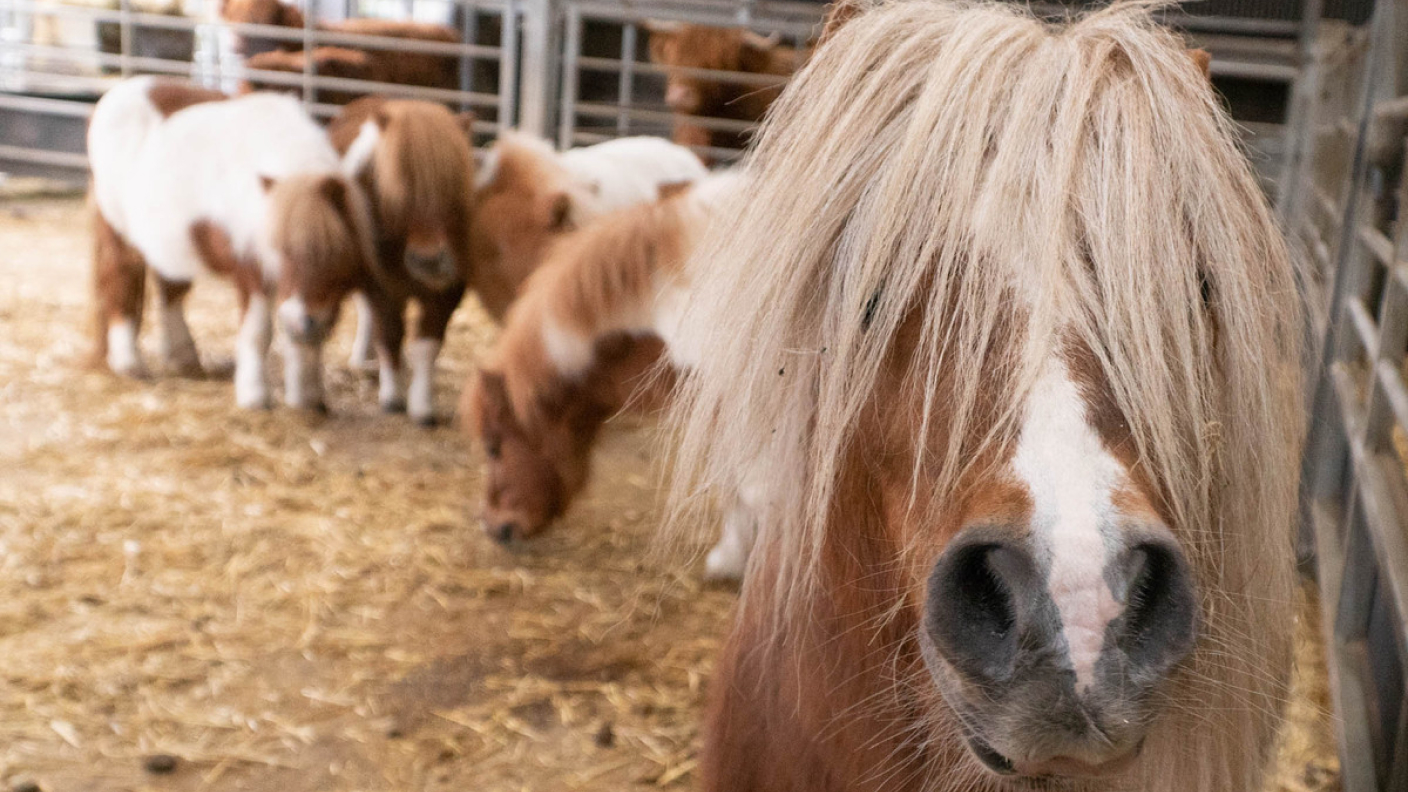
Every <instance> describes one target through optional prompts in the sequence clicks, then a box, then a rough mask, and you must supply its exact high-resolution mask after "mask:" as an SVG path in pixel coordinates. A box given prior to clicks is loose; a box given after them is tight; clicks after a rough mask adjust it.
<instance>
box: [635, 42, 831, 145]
mask: <svg viewBox="0 0 1408 792" xmlns="http://www.w3.org/2000/svg"><path fill="white" fill-rule="evenodd" d="M648 30H649V31H650V60H651V62H652V63H656V64H658V65H660V66H664V67H665V69H666V78H665V103H666V104H668V105H669V106H670V109H671V110H672V111H674V112H675V113H677V114H679V115H681V116H707V117H710V118H724V119H730V120H734V121H750V122H751V121H758V120H760V119H762V117H763V114H764V113H766V112H767V109H768V107H769V106H770V105H771V104H772V103H773V100H775V99H777V97H778V95H779V94H780V93H781V92H782V86H783V84H784V83H785V82H786V78H787V77H789V76H791V74H792V73H793V72H795V71H796V70H797V68H798V67H799V66H800V65H801V64H802V61H803V60H804V59H805V58H806V56H807V54H808V51H807V50H799V49H796V48H793V47H784V46H782V45H780V44H778V42H777V39H776V38H773V37H764V36H760V35H758V34H757V33H754V32H752V31H750V30H746V29H742V28H715V27H706V26H703V25H678V24H666V23H658V22H652V23H650V24H649V26H648ZM681 68H687V69H713V70H717V71H733V72H748V73H750V74H774V75H777V76H778V80H777V83H776V85H773V86H759V85H756V84H752V83H748V84H743V83H738V82H730V81H728V79H727V78H709V77H698V76H694V75H690V74H686V73H682V72H680V71H677V70H678V69H681ZM671 138H672V139H673V140H674V141H675V142H676V143H679V144H681V145H686V146H710V147H714V148H743V147H744V146H746V145H747V142H748V134H747V133H740V132H729V131H721V130H713V129H708V128H706V127H703V126H700V125H699V124H698V123H696V122H692V121H690V120H689V119H686V118H677V119H676V121H675V128H674V133H673V134H672V135H671Z"/></svg>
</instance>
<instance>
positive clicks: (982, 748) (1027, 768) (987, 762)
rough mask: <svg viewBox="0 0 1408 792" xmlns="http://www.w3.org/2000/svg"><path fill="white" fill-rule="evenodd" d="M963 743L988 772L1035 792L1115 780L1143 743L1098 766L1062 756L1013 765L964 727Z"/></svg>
mask: <svg viewBox="0 0 1408 792" xmlns="http://www.w3.org/2000/svg"><path fill="white" fill-rule="evenodd" d="M963 740H964V744H965V745H967V746H968V751H969V752H970V753H972V754H973V757H974V758H975V759H977V760H978V763H979V764H981V765H982V766H983V768H984V769H986V770H987V771H988V772H990V773H993V774H995V775H998V776H1002V777H1003V778H1004V779H1007V780H1009V781H1013V782H1017V784H1018V786H1029V787H1032V788H1038V789H1051V788H1055V789H1059V788H1062V787H1065V786H1067V785H1079V784H1080V783H1081V782H1084V781H1099V780H1105V779H1111V778H1116V777H1118V776H1120V775H1123V774H1124V773H1125V772H1127V771H1128V770H1129V769H1130V768H1131V767H1133V766H1134V763H1135V760H1137V759H1138V758H1139V754H1140V752H1141V751H1142V750H1143V748H1144V741H1143V740H1141V741H1140V742H1139V744H1138V745H1136V746H1134V748H1133V749H1131V750H1130V751H1129V752H1128V753H1125V754H1123V755H1121V756H1117V757H1115V758H1114V759H1110V760H1107V761H1104V762H1101V763H1099V764H1091V763H1089V762H1083V761H1081V760H1079V759H1070V758H1065V757H1058V758H1055V759H1048V760H1045V761H1041V762H1016V761H1013V760H1011V759H1009V758H1007V757H1006V756H1004V755H1002V753H1001V752H999V751H998V750H997V749H995V748H993V747H992V745H990V744H989V743H988V741H987V740H985V739H983V738H982V737H981V736H980V735H978V734H975V733H974V732H973V731H972V730H971V729H969V728H968V727H967V726H964V727H963Z"/></svg>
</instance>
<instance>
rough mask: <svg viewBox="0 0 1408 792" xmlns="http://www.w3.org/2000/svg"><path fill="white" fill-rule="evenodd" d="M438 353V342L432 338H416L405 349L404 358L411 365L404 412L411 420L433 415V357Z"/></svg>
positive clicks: (432, 416)
mask: <svg viewBox="0 0 1408 792" xmlns="http://www.w3.org/2000/svg"><path fill="white" fill-rule="evenodd" d="M439 355H440V342H439V341H436V340H435V339H433V338H417V339H416V340H414V341H412V342H411V343H410V346H409V347H407V349H406V360H407V362H408V363H410V365H411V387H410V390H409V391H408V392H407V394H406V412H407V413H409V414H410V416H411V420H414V421H427V420H430V419H432V418H434V417H435V359H436V358H437V357H439Z"/></svg>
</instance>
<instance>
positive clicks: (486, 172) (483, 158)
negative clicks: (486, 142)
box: [474, 146, 499, 192]
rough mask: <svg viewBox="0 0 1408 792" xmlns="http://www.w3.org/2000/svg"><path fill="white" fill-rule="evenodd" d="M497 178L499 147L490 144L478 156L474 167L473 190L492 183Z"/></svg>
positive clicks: (478, 189)
mask: <svg viewBox="0 0 1408 792" xmlns="http://www.w3.org/2000/svg"><path fill="white" fill-rule="evenodd" d="M498 178H499V147H498V146H490V147H489V148H487V149H485V150H484V153H483V154H481V155H480V156H479V161H478V162H477V163H475V168H474V191H475V192H479V191H480V190H482V189H484V188H485V187H488V186H489V185H491V184H493V183H494V181H495V180H497V179H498Z"/></svg>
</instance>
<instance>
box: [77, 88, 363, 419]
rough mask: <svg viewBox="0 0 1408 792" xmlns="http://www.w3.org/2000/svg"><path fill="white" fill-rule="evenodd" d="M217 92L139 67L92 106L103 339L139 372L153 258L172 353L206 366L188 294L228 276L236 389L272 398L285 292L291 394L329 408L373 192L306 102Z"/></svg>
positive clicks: (243, 396)
mask: <svg viewBox="0 0 1408 792" xmlns="http://www.w3.org/2000/svg"><path fill="white" fill-rule="evenodd" d="M216 98H218V95H214V96H212V95H210V93H209V92H202V91H200V90H199V89H194V88H192V87H190V86H183V85H181V84H179V83H172V82H169V81H163V80H159V79H155V78H151V77H137V78H134V79H131V80H126V81H124V82H121V83H119V84H117V85H116V86H114V87H113V88H112V89H111V90H109V91H108V92H107V93H106V94H104V96H103V98H102V99H101V100H99V101H98V104H97V106H96V107H95V108H94V110H93V117H92V121H91V122H90V125H89V129H88V153H89V160H90V162H91V164H92V169H93V204H94V207H95V209H96V211H95V217H94V243H95V244H94V276H95V277H94V284H95V289H96V295H95V296H96V305H97V309H98V328H97V329H98V349H99V353H100V355H101V356H103V357H105V358H106V360H107V363H108V365H109V367H110V368H111V369H112V370H113V371H114V372H117V373H120V374H127V375H132V376H140V375H142V374H144V373H145V371H146V368H145V365H144V364H143V362H142V358H141V356H140V354H139V353H138V350H137V332H138V329H139V325H140V322H141V315H142V292H143V282H144V279H145V276H146V269H147V267H148V266H150V268H151V269H152V272H153V273H154V274H155V276H156V282H157V286H158V292H157V296H158V298H159V299H158V306H159V308H160V311H161V325H162V330H163V349H164V354H165V357H166V359H167V361H168V363H169V364H171V365H172V366H173V367H175V368H177V369H180V370H183V371H187V372H198V371H199V370H200V361H199V357H198V355H197V353H196V347H195V343H194V341H193V340H192V338H191V334H190V330H189V329H188V327H187V326H186V320H185V316H184V312H183V308H182V304H183V301H184V299H185V296H186V293H187V292H188V291H189V290H190V287H191V283H192V281H194V280H195V279H196V278H197V277H200V276H201V275H203V274H206V273H212V274H216V275H221V276H223V277H226V278H228V279H229V280H231V281H232V282H233V283H234V285H235V288H236V289H237V290H238V292H239V297H240V310H241V313H242V324H241V327H240V333H239V341H238V348H237V359H236V364H235V365H236V367H235V400H236V402H237V403H238V404H239V405H240V406H241V407H246V408H263V407H267V406H269V404H270V394H269V386H268V383H267V381H266V377H265V370H264V366H265V356H266V353H267V351H268V347H269V342H270V339H271V326H270V325H271V322H272V321H273V316H274V312H275V309H274V307H273V306H274V305H275V304H276V303H277V305H278V307H277V313H278V316H279V320H280V321H279V323H280V324H281V325H282V326H283V330H284V338H285V340H286V342H287V343H286V345H285V348H284V360H285V391H284V398H285V401H286V402H287V403H288V404H289V405H290V406H294V407H305V408H323V407H324V404H323V389H322V365H321V350H322V344H323V340H324V339H325V338H326V336H327V334H328V331H329V330H330V329H331V327H332V325H333V323H334V321H336V318H337V312H338V306H339V305H340V304H341V302H342V298H343V297H344V296H345V295H346V294H347V293H348V291H350V290H351V289H352V288H354V287H355V286H356V284H357V282H358V281H359V280H360V279H361V278H362V277H363V275H362V273H364V272H366V271H367V270H368V269H369V268H370V267H371V266H373V263H374V262H373V261H372V250H371V237H370V218H369V217H368V214H367V208H366V202H365V199H363V197H362V193H361V190H360V189H359V188H358V187H357V186H356V185H355V184H353V183H352V182H350V181H349V180H348V179H346V178H344V177H343V176H342V175H341V172H340V170H339V161H338V158H337V154H336V152H334V151H333V149H332V146H331V145H329V143H328V140H327V136H326V135H325V134H324V133H323V131H322V130H321V129H320V128H319V127H318V126H317V125H316V124H314V123H313V121H312V120H311V119H309V118H308V116H307V115H305V114H304V112H303V110H302V108H300V107H299V105H298V102H296V101H294V100H293V99H291V98H289V97H285V96H271V95H256V96H247V97H241V98H239V99H229V100H223V101H210V100H211V99H216ZM182 107H184V109H178V108H182Z"/></svg>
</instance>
